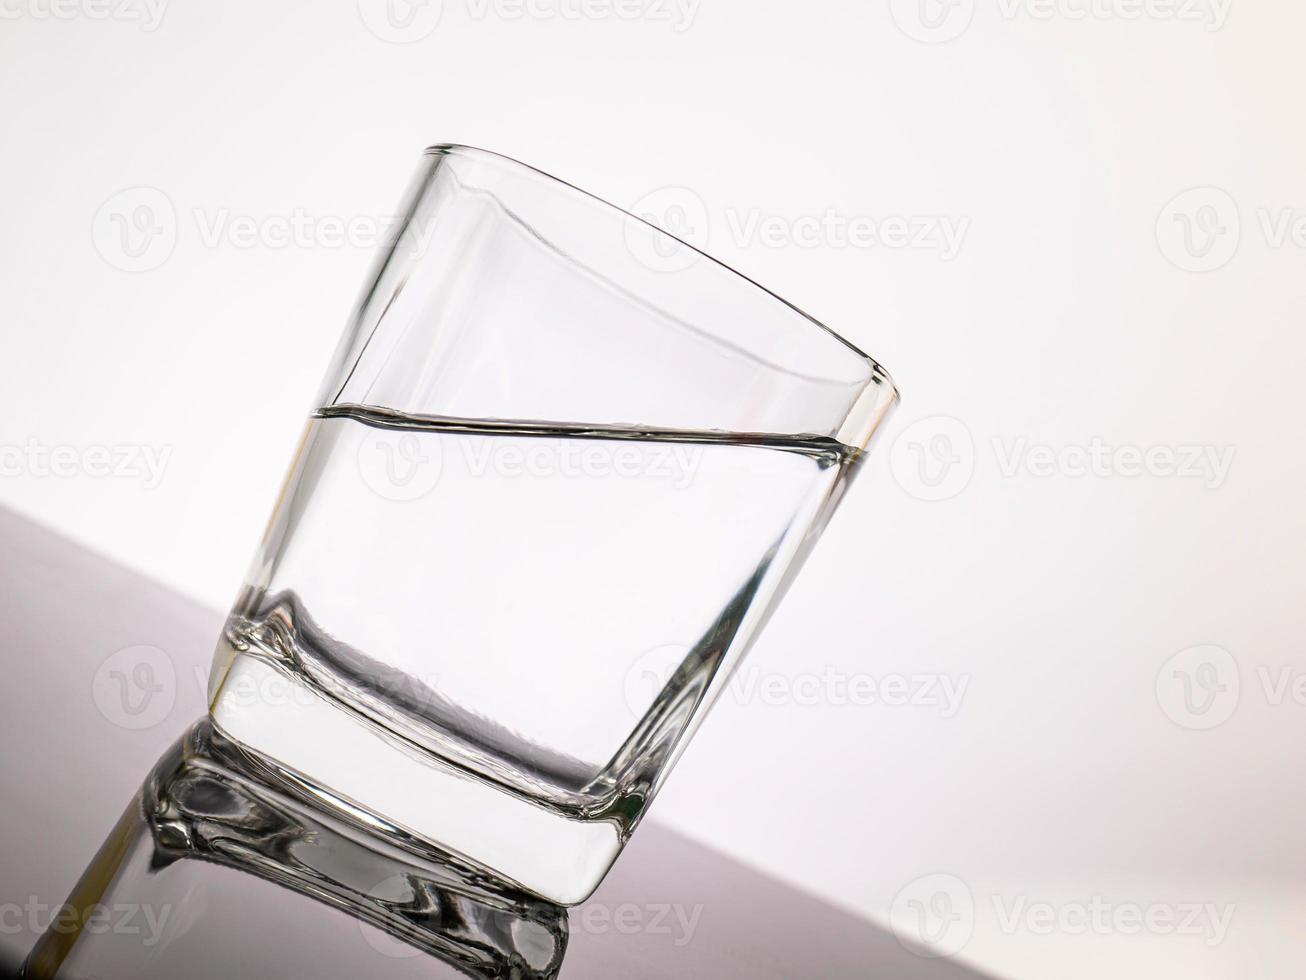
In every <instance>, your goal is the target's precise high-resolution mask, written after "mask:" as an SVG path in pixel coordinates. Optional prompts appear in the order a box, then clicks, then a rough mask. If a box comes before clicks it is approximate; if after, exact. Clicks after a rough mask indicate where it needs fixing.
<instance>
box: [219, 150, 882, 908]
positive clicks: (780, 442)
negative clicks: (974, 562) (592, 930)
mask: <svg viewBox="0 0 1306 980" xmlns="http://www.w3.org/2000/svg"><path fill="white" fill-rule="evenodd" d="M401 214H402V216H403V220H402V222H401V223H400V225H399V227H398V233H397V234H396V235H395V236H394V238H393V240H392V241H389V242H387V243H386V245H385V247H384V248H383V249H382V250H381V254H380V255H379V256H378V258H377V260H376V263H375V265H374V268H373V270H372V272H371V274H370V275H369V279H368V283H367V286H366V288H365V289H364V291H363V294H362V296H361V298H360V300H359V302H358V304H357V307H356V309H355V310H354V312H353V315H352V317H351V319H350V321H349V324H348V326H347V328H346V330H345V333H344V337H343V339H342V340H341V342H340V345H339V348H338V350H337V352H336V355H335V358H334V362H333V364H332V366H331V368H330V370H329V372H328V374H327V377H326V381H325V383H324V385H323V388H322V390H321V392H320V394H319V396H318V398H317V400H316V402H315V406H314V410H313V411H312V413H311V415H310V418H309V420H308V424H307V427H306V429H305V431H304V435H303V439H302V442H301V443H300V446H299V449H298V452H297V454H296V456H295V458H294V461H293V463H292V465H291V469H290V473H289V475H288V477H287V479H286V483H285V486H284V488H283V490H282V492H281V495H280V497H279V498H278V501H277V505H276V509H275V513H274V514H273V517H272V520H271V522H270V524H269V526H268V529H267V532H266V534H265V536H264V538H263V541H262V544H261V546H260V548H259V550H258V553H257V555H256V556H255V559H254V561H253V563H252V566H251V568H250V571H249V573H248V576H247V578H246V581H245V583H244V587H243V589H242V591H241V593H240V596H239V598H238V599H237V601H236V604H235V607H234V608H233V610H232V613H231V616H230V618H229V620H228V622H227V624H226V627H225V629H224V632H223V636H222V638H221V640H220V642H219V644H218V649H217V653H216V656H215V660H214V666H213V673H212V678H211V683H210V715H211V717H212V720H213V723H214V724H215V725H216V727H217V728H218V730H219V731H220V732H222V733H224V734H225V735H226V736H227V737H229V738H231V739H233V740H235V741H236V742H238V743H240V744H242V745H244V746H245V747H246V748H248V749H251V750H253V751H255V752H256V753H259V754H260V755H261V756H262V757H263V758H264V759H265V760H267V761H268V763H269V764H270V765H273V766H275V767H276V768H277V771H278V772H280V773H281V774H282V776H283V777H284V778H286V779H289V780H291V781H293V782H295V783H296V784H297V785H298V786H300V787H301V788H304V789H307V790H308V791H310V792H312V793H314V794H315V795H316V796H317V797H319V798H320V799H322V800H324V801H327V802H329V803H331V804H332V805H334V806H337V807H340V808H343V809H344V810H346V811H348V812H350V813H352V814H354V815H355V816H358V817H360V818H362V819H365V820H367V821H368V822H369V823H370V824H371V825H372V826H374V827H375V828H377V829H379V830H381V831H383V832H386V833H390V834H393V835H395V836H396V837H399V838H410V839H417V840H419V841H424V842H429V843H433V844H436V845H438V846H439V847H441V848H444V849H446V850H448V851H451V852H453V853H455V854H457V855H459V856H461V857H462V858H464V859H466V860H468V861H470V862H472V863H474V864H475V865H477V866H480V867H482V868H485V869H487V870H489V871H491V872H494V873H495V874H497V875H498V876H500V877H502V878H504V879H506V880H507V881H509V882H511V883H513V884H516V885H519V886H521V887H522V888H525V889H527V890H529V891H531V892H534V893H536V894H538V895H540V896H543V897H545V898H548V899H550V900H552V901H554V902H558V903H562V904H575V903H577V902H580V901H583V900H584V899H585V898H586V897H588V896H589V895H590V893H591V892H592V891H593V890H594V889H595V887H597V885H598V883H599V881H600V880H602V878H603V875H604V874H605V873H606V872H607V870H608V868H609V867H610V866H611V865H612V862H613V861H614V860H615V859H616V857H617V855H618V853H619V852H620V850H621V848H622V846H623V845H624V844H625V842H626V841H627V840H628V839H629V837H630V835H631V833H632V832H633V831H634V829H635V827H636V825H637V824H638V823H639V821H640V819H641V817H642V816H643V815H644V813H645V812H646V810H647V809H648V806H649V803H650V802H651V800H652V799H653V797H654V796H655V795H656V793H657V791H658V789H659V788H660V787H661V785H662V783H663V781H664V780H665V779H666V776H667V773H668V771H669V770H670V769H671V767H672V765H673V763H674V762H675V760H676V759H677V757H678V756H679V754H680V753H681V751H682V750H683V749H684V747H685V744H686V742H687V741H688V739H689V738H690V736H691V735H692V733H693V731H694V729H695V727H696V726H697V725H698V723H699V722H700V721H701V720H702V718H703V715H704V713H705V711H706V710H707V709H708V708H709V706H710V705H711V704H712V702H713V700H714V699H715V698H716V697H717V695H718V694H719V693H720V692H721V690H722V688H723V686H724V685H725V683H726V681H727V679H728V677H729V675H730V673H731V671H732V670H733V669H734V668H735V667H736V666H737V665H738V663H739V660H740V657H741V656H742V655H743V654H744V652H745V650H746V649H747V648H748V646H749V645H750V643H751V642H752V641H753V639H754V638H755V636H756V634H757V631H758V629H759V628H760V627H761V626H762V625H763V623H764V622H765V621H766V619H767V616H768V615H769V613H770V612H771V610H772V608H773V606H774V604H775V602H776V600H777V599H778V598H779V596H780V595H781V593H782V592H783V591H784V589H785V586H786V584H787V583H788V581H789V580H790V578H791V576H792V575H793V574H794V572H795V570H796V569H797V567H798V565H799V563H800V562H801V560H802V558H803V557H804V555H805V554H806V553H807V551H808V549H809V548H810V547H811V546H812V544H813V542H814V541H815V539H816V538H817V536H818V535H819V533H820V532H821V530H822V529H823V528H824V526H825V524H826V521H827V520H828V518H829V517H830V514H831V512H832V511H833V509H834V507H835V506H836V504H837V503H838V501H839V500H840V498H841V497H842V496H843V494H844V491H845V489H846V488H847V486H848V482H849V480H850V479H851V478H852V476H853V475H854V473H855V472H856V471H857V469H858V465H859V463H860V462H861V460H862V456H863V450H864V449H865V447H866V445H867V442H868V441H869V439H870V437H871V435H872V433H873V432H874V431H875V429H876V427H877V426H878V424H879V423H880V422H881V420H882V419H883V418H884V416H885V414H886V412H887V411H888V410H889V408H890V407H891V406H892V405H893V403H894V402H895V401H896V398H897V395H896V391H895V389H894V387H893V384H892V383H891V381H890V380H889V377H888V375H887V374H886V373H885V372H884V370H883V369H882V368H881V367H880V366H879V365H878V364H876V363H875V362H874V361H873V360H871V359H870V358H869V357H867V356H866V355H865V354H863V353H862V352H861V351H859V350H857V348H855V347H853V346H852V345H851V344H849V343H848V342H847V341H845V340H843V339H842V338H840V337H838V336H837V335H835V334H834V333H832V332H831V331H830V330H828V329H827V328H826V327H824V326H822V325H821V324H820V323H818V322H816V321H815V320H813V319H812V318H811V317H809V316H807V315H806V314H804V313H802V312H801V311H799V310H798V309H796V308H794V307H793V306H791V305H789V304H788V303H786V302H784V301H783V300H781V299H779V298H778V297H777V296H775V295H773V294H772V293H770V292H768V291H767V290H765V289H763V288H762V287H760V286H758V285H757V284H756V283H754V282H752V281H750V280H749V279H747V278H745V277H744V276H742V275H740V274H738V273H736V272H734V271H733V270H731V269H729V268H727V267H726V266H724V265H722V264H720V263H719V262H716V261H715V260H713V259H711V258H709V257H708V256H706V255H704V254H702V253H701V252H698V251H697V250H695V249H693V248H692V247H690V246H689V245H686V244H684V243H683V242H681V241H679V240H678V239H676V238H674V237H673V236H671V235H669V234H667V233H666V232H664V231H661V230H659V229H657V228H656V227H654V226H653V225H651V224H649V223H646V222H645V221H643V220H641V219H639V218H636V217H634V216H633V215H630V214H628V213H626V212H624V211H622V210H621V209H619V208H616V207H614V206H612V205H610V204H607V203H605V202H603V201H601V200H599V199H598V198H595V197H592V196H591V195H589V194H586V193H584V192H583V191H580V190H578V189H577V188H575V187H572V186H571V185H569V184H566V183H564V182H563V181H560V180H557V179H555V178H553V177H550V176H548V175H546V174H544V173H541V172H540V171H538V170H535V169H533V168H531V167H528V166H525V165H523V164H521V163H518V162H516V161H513V160H509V159H507V158H505V157H502V156H499V155H496V154H493V153H489V152H486V151H483V150H477V149H471V148H468V147H464V146H453V145H441V146H435V147H432V148H431V149H429V150H427V151H426V153H425V155H424V157H423V160H422V163H421V166H420V167H419V168H418V172H417V175H416V177H415V178H414V180H413V181H412V183H411V185H410V186H409V188H408V190H407V193H406V195H405V197H404V201H403V205H402V210H401Z"/></svg>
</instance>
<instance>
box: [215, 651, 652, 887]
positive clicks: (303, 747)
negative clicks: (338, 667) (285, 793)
mask: <svg viewBox="0 0 1306 980" xmlns="http://www.w3.org/2000/svg"><path fill="white" fill-rule="evenodd" d="M217 663H219V664H228V665H229V666H228V667H227V669H226V671H225V674H223V675H222V676H220V677H218V678H215V684H214V690H213V696H212V698H211V703H210V709H209V714H210V716H211V717H212V719H213V723H214V725H215V726H216V727H217V728H218V729H219V730H220V731H221V732H222V733H223V734H225V735H226V736H228V737H229V738H231V739H233V740H234V741H236V742H238V743H240V744H241V745H243V746H245V747H246V748H248V749H252V750H253V751H255V752H257V753H259V754H260V755H262V756H264V757H266V758H267V759H268V760H269V761H271V762H273V763H275V764H276V766H277V768H278V769H280V770H281V771H282V773H283V775H284V776H286V777H287V778H289V779H291V780H293V781H294V782H296V783H298V784H299V785H301V786H302V787H303V788H304V789H306V790H308V791H309V792H311V793H313V794H314V795H315V796H316V797H318V798H319V799H321V800H323V801H325V802H327V803H329V804H331V805H333V806H336V807H338V808H340V809H342V810H344V811H345V812H347V813H350V814H351V815H353V816H354V817H356V818H361V819H364V820H365V821H367V822H368V823H370V824H372V825H374V826H377V827H378V828H379V829H382V830H385V829H387V828H389V829H393V830H395V831H398V832H400V833H403V834H407V835H411V836H413V837H416V838H418V839H420V840H423V841H426V842H428V843H430V844H433V845H435V846H437V847H439V848H441V849H443V850H446V851H450V852H453V853H455V854H457V855H458V856H460V857H462V858H464V859H466V860H468V861H470V862H472V863H473V864H475V865H478V866H480V867H483V868H485V869H486V870H488V871H491V872H493V873H494V874H496V875H498V876H499V877H501V878H504V879H506V880H507V881H508V882H511V883H513V884H516V885H518V886H520V887H522V888H524V889H526V890H528V891H530V892H533V893H535V894H537V895H540V896H542V897H544V898H547V899H549V900H551V901H553V902H556V903H558V904H560V905H575V904H578V903H580V902H583V901H584V900H585V899H586V898H588V897H589V896H590V895H591V894H592V893H593V891H594V889H595V888H597V887H598V884H599V882H600V881H602V880H603V876H604V875H605V874H606V873H607V871H608V869H609V868H610V867H611V866H612V863H613V862H614V861H615V860H616V858H617V855H618V854H619V853H620V852H621V848H622V846H623V845H624V843H625V836H628V835H623V834H622V832H621V828H620V827H619V826H618V825H617V823H616V822H615V821H613V820H605V819H592V820H585V819H578V818H575V817H569V816H567V815H566V814H563V813H560V812H558V811H557V810H555V809H552V808H549V807H545V806H541V805H538V804H536V803H534V802H532V801H531V800H529V799H527V798H525V797H522V796H520V795H518V794H515V793H510V792H507V791H505V790H503V789H500V788H498V787H497V786H495V785H494V784H493V783H490V782H488V781H487V780H485V779H483V778H480V777H477V776H473V775H470V774H469V773H467V772H465V771H463V770H460V769H458V768H457V767H455V766H452V765H449V764H446V763H444V762H442V761H441V760H440V759H439V758H437V757H434V756H432V755H430V754H429V753H427V752H423V751H421V750H419V749H417V748H416V747H414V746H412V745H409V744H407V743H405V742H404V741H402V740H401V739H399V738H397V737H396V736H395V735H393V734H392V733H389V732H386V731H385V730H384V729H382V728H381V727H379V726H378V725H376V724H375V723H374V722H372V721H370V720H369V719H367V718H366V717H364V716H363V715H361V714H359V713H358V712H356V711H354V710H352V709H350V708H349V707H348V706H346V705H344V704H342V703H341V702H339V701H336V700H334V699H331V698H328V697H326V696H324V695H323V694H322V693H320V691H319V690H317V689H316V688H315V687H314V686H313V685H311V683H310V682H308V681H307V680H306V679H305V678H303V677H301V676H297V675H296V674H294V673H293V672H291V671H290V670H288V669H286V668H285V667H284V666H283V665H281V664H279V663H274V662H272V661H271V660H269V659H267V658H266V657H264V656H261V655H258V654H255V653H251V652H248V651H238V650H236V649H234V648H232V647H231V646H230V645H229V644H228V643H227V642H226V640H225V639H224V640H223V641H221V643H220V646H219V650H218V657H217ZM251 692H256V695H257V696H251Z"/></svg>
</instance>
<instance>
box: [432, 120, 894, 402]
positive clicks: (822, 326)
mask: <svg viewBox="0 0 1306 980" xmlns="http://www.w3.org/2000/svg"><path fill="white" fill-rule="evenodd" d="M422 155H423V156H433V155H440V156H450V155H456V156H466V157H469V158H477V157H479V158H483V159H485V160H486V161H488V162H490V163H492V164H496V165H500V166H502V165H507V166H508V167H515V168H517V169H519V170H522V171H525V172H526V173H527V174H528V175H530V176H533V177H537V178H538V177H542V178H544V179H545V180H546V181H548V182H550V183H551V184H554V185H556V186H557V187H558V188H559V189H561V190H563V191H566V192H570V193H572V194H575V195H578V196H579V197H580V198H581V199H583V200H585V201H586V203H588V204H590V205H599V206H600V207H603V208H606V209H608V210H611V211H612V212H614V213H615V214H617V215H620V216H621V217H623V218H624V219H625V220H628V221H637V222H639V223H640V224H641V225H644V226H645V227H647V228H650V229H652V231H653V232H654V233H655V234H657V235H659V236H661V237H662V238H664V239H666V240H667V241H670V242H674V243H676V244H677V245H679V246H681V247H683V248H687V249H689V250H690V251H692V252H694V253H695V254H696V255H699V256H701V257H702V258H704V259H706V260H707V261H708V262H710V263H712V265H714V266H716V267H717V268H719V269H721V270H722V271H723V272H725V273H728V274H730V275H732V276H735V277H736V278H738V279H741V280H743V281H744V282H745V283H747V284H748V285H750V286H752V287H753V288H755V289H758V290H760V291H761V292H762V293H764V294H765V295H766V296H768V297H769V298H770V299H772V300H774V301H775V302H777V303H780V304H782V305H783V306H785V307H787V308H788V309H789V310H790V311H791V312H793V313H795V314H796V315H797V316H799V317H800V318H802V319H803V320H806V321H807V322H808V323H810V324H811V325H812V326H814V327H816V328H817V329H819V330H822V331H824V332H825V333H826V334H828V335H829V336H830V337H831V338H832V339H834V340H836V341H838V342H839V343H840V344H842V345H843V346H844V347H846V348H847V349H848V350H849V351H851V352H852V353H853V354H855V355H856V356H858V357H860V358H861V359H862V360H864V361H865V362H866V363H867V364H868V365H869V367H870V377H869V379H868V380H867V382H866V383H867V386H868V387H869V386H871V385H874V386H877V387H879V386H887V388H888V391H889V398H888V403H889V404H893V403H895V402H897V401H899V400H900V398H901V396H900V395H899V392H898V386H897V384H896V383H895V382H894V380H893V376H892V375H890V374H889V372H888V370H887V369H886V368H885V367H884V365H883V364H881V363H880V362H879V361H878V360H876V359H875V358H874V357H872V356H871V355H869V354H867V353H866V352H865V351H864V350H862V349H861V348H860V347H858V346H857V345H856V344H854V343H853V342H852V341H850V340H849V339H848V338H847V337H845V336H843V335H842V334H841V333H839V332H838V331H836V330H834V329H833V328H832V327H830V326H829V325H828V324H826V323H823V322H822V321H820V320H818V319H817V318H816V317H814V316H812V315H811V314H810V313H808V312H807V311H806V310H804V309H802V308H800V307H799V306H797V305H795V304H794V303H792V302H790V301H789V300H787V299H785V298H784V297H783V296H781V295H779V294H778V293H776V292H775V291H774V290H772V289H769V288H768V287H766V286H764V285H762V284H761V283H760V282H758V281H757V280H756V279H754V278H753V277H752V276H749V275H748V274H747V273H744V272H740V271H739V270H738V269H736V268H735V267H734V266H732V265H730V264H729V263H728V262H723V261H722V260H721V259H718V258H716V257H715V256H713V255H711V254H709V253H708V252H705V251H703V250H702V249H701V248H699V247H697V246H696V245H693V244H691V243H690V242H687V241H685V240H684V239H682V238H679V237H677V236H676V235H673V234H672V233H671V232H669V231H667V230H666V229H665V228H661V227H659V226H658V225H655V224H653V222H651V221H648V220H647V219H645V218H641V217H640V216H639V215H637V214H634V213H633V212H631V211H629V210H627V209H626V208H623V207H622V206H621V205H619V204H614V203H612V202H611V201H609V200H607V199H606V198H603V197H600V196H599V195H598V194H594V193H592V192H591V191H587V190H585V188H583V187H579V186H577V185H576V184H573V183H572V182H571V181H569V180H565V179H563V178H561V177H558V176H557V175H555V174H551V173H549V172H548V171H546V170H541V169H540V168H539V167H535V166H532V165H531V164H529V163H523V162H522V161H521V160H518V159H516V158H515V157H510V156H508V155H507V154H504V153H498V152H496V151H494V150H487V149H484V148H483V147H479V146H470V145H468V144H466V143H432V144H430V145H428V146H427V147H426V148H425V149H424V150H423V151H422Z"/></svg>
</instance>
